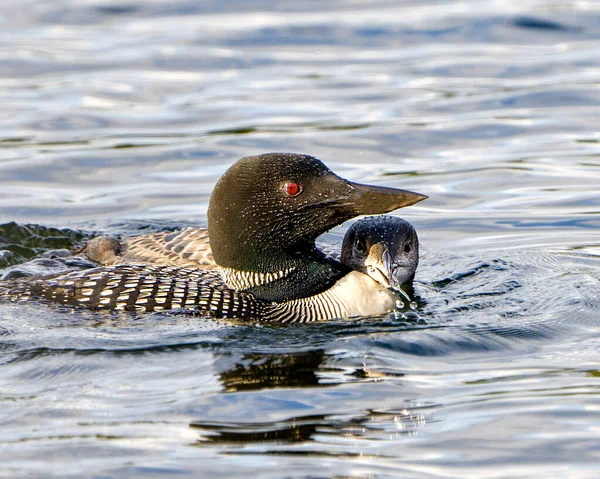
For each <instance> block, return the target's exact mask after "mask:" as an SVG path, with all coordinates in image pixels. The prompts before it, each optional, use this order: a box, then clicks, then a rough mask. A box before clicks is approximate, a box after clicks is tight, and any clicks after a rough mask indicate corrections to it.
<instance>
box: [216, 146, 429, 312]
mask: <svg viewBox="0 0 600 479" xmlns="http://www.w3.org/2000/svg"><path fill="white" fill-rule="evenodd" d="M425 198H427V197H426V196H424V195H421V194H419V193H413V192H410V191H405V190H400V189H396V188H385V187H380V186H369V185H361V184H358V183H353V182H350V181H348V180H345V179H343V178H341V177H339V176H337V175H336V174H335V173H333V172H332V171H331V170H329V168H327V167H326V166H325V165H324V164H323V163H322V162H321V161H320V160H318V159H316V158H313V157H311V156H307V155H298V154H291V153H269V154H263V155H258V156H249V157H245V158H242V159H241V160H239V161H237V162H236V163H235V164H234V165H233V166H231V168H229V170H227V171H226V172H225V174H224V175H223V176H222V177H221V179H220V180H219V181H218V182H217V184H216V186H215V188H214V190H213V193H212V196H211V198H210V203H209V208H208V231H209V236H210V243H211V247H212V251H213V255H214V259H215V261H216V263H217V264H218V265H219V266H221V267H223V268H230V269H232V270H236V271H252V272H258V273H263V274H266V273H272V272H281V271H287V270H289V269H290V268H294V267H301V268H302V267H309V266H307V265H308V263H310V259H311V258H312V259H314V260H315V261H316V262H317V263H318V262H319V261H320V260H321V257H322V255H321V253H319V252H318V250H317V249H316V248H315V239H316V238H317V236H319V235H321V234H322V233H324V232H326V231H328V230H329V229H331V228H333V227H334V226H336V225H339V224H340V223H343V222H344V221H346V220H348V219H350V218H353V217H355V216H358V215H364V214H380V213H386V212H389V211H392V210H395V209H397V208H402V207H405V206H410V205H413V204H415V203H417V202H419V201H421V200H424V199H425ZM303 265H304V266H303ZM313 267H314V265H313ZM315 269H317V270H318V269H319V268H318V267H316V268H315ZM313 273H315V274H316V272H313ZM317 276H318V275H317ZM254 292H255V293H257V292H256V291H254ZM294 295H297V292H295V293H294ZM258 296H261V294H260V293H259V294H258ZM263 296H264V294H263ZM267 296H269V295H267ZM284 296H285V295H284ZM268 299H274V300H280V299H281V298H280V296H275V297H272V298H268Z"/></svg>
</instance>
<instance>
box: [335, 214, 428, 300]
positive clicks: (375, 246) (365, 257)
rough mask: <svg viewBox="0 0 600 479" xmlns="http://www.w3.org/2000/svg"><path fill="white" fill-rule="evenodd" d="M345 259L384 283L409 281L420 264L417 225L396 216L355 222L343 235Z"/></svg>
mask: <svg viewBox="0 0 600 479" xmlns="http://www.w3.org/2000/svg"><path fill="white" fill-rule="evenodd" d="M342 262H343V263H344V264H346V265H348V266H350V267H351V268H352V269H355V270H357V271H362V272H363V273H366V274H368V275H369V276H371V277H372V278H373V279H374V280H375V281H377V282H378V283H381V284H382V285H384V286H386V287H388V288H390V287H391V288H393V289H398V288H400V286H402V285H406V284H410V283H411V282H412V281H413V279H414V277H415V272H416V270H417V266H418V265H419V238H418V237H417V232H416V230H415V228H414V227H413V226H412V225H411V224H410V223H408V222H407V221H404V220H403V219H401V218H398V217H395V216H373V217H369V218H364V219H361V220H359V221H357V222H356V223H354V224H353V225H352V226H351V227H350V229H348V231H347V232H346V236H344V241H343V243H342Z"/></svg>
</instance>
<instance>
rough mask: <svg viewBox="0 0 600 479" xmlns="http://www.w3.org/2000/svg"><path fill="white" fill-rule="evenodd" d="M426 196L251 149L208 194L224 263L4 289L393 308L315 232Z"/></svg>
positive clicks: (340, 311)
mask: <svg viewBox="0 0 600 479" xmlns="http://www.w3.org/2000/svg"><path fill="white" fill-rule="evenodd" d="M425 198H426V196H424V195H420V194H418V193H413V192H409V191H405V190H399V189H394V188H385V187H377V186H368V185H361V184H357V183H352V182H349V181H347V180H344V179H342V178H340V177H339V176H337V175H335V174H334V173H333V172H332V171H331V170H329V169H328V168H327V167H326V166H325V165H324V164H323V163H322V162H321V161H319V160H317V159H316V158H313V157H310V156H306V155H296V154H281V153H273V154H265V155H258V156H253V157H246V158H242V159H241V160H239V161H238V162H236V163H235V164H234V165H233V166H232V167H231V168H229V170H227V172H226V173H225V174H224V175H223V177H222V178H221V179H220V180H219V181H218V182H217V184H216V186H215V189H214V191H213V193H212V195H211V199H210V203H209V209H208V231H209V232H210V238H211V249H212V256H213V258H214V262H215V263H216V264H217V265H218V266H219V269H220V270H219V271H214V270H209V269H200V268H198V265H196V266H195V267H190V266H189V265H181V264H177V263H175V264H173V263H171V264H168V265H148V264H131V265H129V264H125V265H115V266H105V267H100V268H93V269H90V270H87V271H77V272H74V273H69V274H64V275H61V276H58V277H54V278H45V279H37V280H29V281H20V282H17V283H14V284H11V285H9V287H8V289H5V290H4V291H3V292H0V297H5V298H9V299H12V300H27V299H30V298H34V299H45V300H50V301H53V302H57V303H60V304H63V305H74V306H85V307H88V308H90V309H93V310H125V311H160V310H166V309H174V308H195V309H197V310H198V311H199V312H201V313H206V314H211V315H213V316H216V317H229V318H240V319H243V318H252V319H258V320H260V319H264V320H278V321H283V322H287V321H316V320H325V319H332V318H337V317H349V316H357V315H368V314H377V313H382V312H387V311H390V310H391V309H393V307H394V305H395V303H396V299H397V297H396V296H395V295H394V293H393V292H392V291H391V290H389V289H388V288H386V287H384V286H383V285H382V284H380V283H378V282H376V281H374V280H373V279H372V278H371V277H369V276H368V275H366V274H363V273H361V272H359V271H355V270H352V269H351V267H349V266H347V265H344V264H342V263H340V262H338V261H335V260H334V259H332V258H329V257H327V256H326V255H325V254H324V253H322V252H321V251H320V250H318V249H317V248H316V246H315V239H316V238H317V236H319V235H321V234H322V233H324V232H326V231H327V230H329V229H331V228H332V227H334V226H336V225H338V224H340V223H342V222H344V221H346V220H348V219H350V218H353V217H355V216H358V215H363V214H379V213H386V212H388V211H392V210H394V209H397V208H401V207H405V206H410V205H412V204H415V203H417V202H419V201H421V200H423V199H425ZM192 255H193V254H190V256H188V257H187V258H186V259H189V258H190V257H191V256H192ZM367 269H368V267H367Z"/></svg>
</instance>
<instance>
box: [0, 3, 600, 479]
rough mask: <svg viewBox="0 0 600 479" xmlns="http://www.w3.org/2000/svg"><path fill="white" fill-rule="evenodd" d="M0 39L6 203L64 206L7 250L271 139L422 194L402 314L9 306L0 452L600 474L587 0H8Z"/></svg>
mask: <svg viewBox="0 0 600 479" xmlns="http://www.w3.org/2000/svg"><path fill="white" fill-rule="evenodd" d="M0 45H1V49H0V105H1V107H0V109H1V111H2V115H1V118H0V182H1V183H0V184H1V188H0V223H10V222H17V223H18V224H19V225H24V224H30V223H31V224H41V225H44V226H47V227H55V228H61V229H65V228H67V230H64V231H54V230H43V229H40V228H37V229H36V228H32V229H29V230H23V229H20V228H18V227H16V226H14V225H12V226H11V225H4V226H2V227H1V234H0V242H1V243H2V246H1V247H0V249H1V250H4V251H5V252H4V253H0V255H1V256H0V261H1V262H2V266H3V267H5V266H8V265H9V264H12V263H15V262H18V261H22V260H23V259H25V258H27V257H31V256H33V255H38V254H41V253H43V251H44V250H45V249H46V248H50V247H57V246H65V245H69V244H71V243H73V242H74V241H78V240H80V239H81V236H78V235H77V234H75V233H74V231H79V232H83V233H84V234H93V233H94V232H102V233H105V234H133V233H136V232H138V233H139V232H140V231H149V230H156V229H160V228H166V227H168V228H175V227H180V226H184V225H188V224H197V225H202V226H203V225H205V224H206V208H207V201H208V198H209V195H210V192H211V189H212V187H213V185H214V183H215V181H216V180H217V178H218V177H219V176H220V175H221V174H222V173H223V171H225V169H226V168H227V167H228V166H229V165H231V164H232V163H233V162H234V161H235V160H236V159H238V158H240V157H242V156H246V155H251V154H257V153H262V152H268V151H293V152H301V153H309V154H312V155H314V156H317V157H319V158H321V159H322V160H323V161H324V162H325V163H326V164H327V165H328V166H330V167H331V168H332V169H333V170H334V171H336V172H338V173H340V174H341V175H342V176H345V177H347V178H349V179H351V180H355V181H361V182H369V183H375V184H381V185H389V186H397V187H402V188H406V189H411V190H415V191H419V192H422V193H425V194H427V195H429V196H430V198H429V199H428V200H427V201H425V202H423V203H420V204H419V205H417V206H415V207H411V208H409V209H405V210H401V211H399V212H397V213H396V214H399V215H401V216H402V217H404V218H406V219H407V220H408V221H410V222H411V223H413V224H414V225H415V227H416V228H417V231H418V232H419V235H420V239H421V244H422V252H423V254H422V259H421V264H420V267H419V270H418V272H417V281H416V285H415V289H416V294H417V303H418V306H417V308H416V310H415V311H414V312H413V313H412V314H409V315H408V316H402V315H397V316H394V315H391V316H389V317H376V318H358V319H354V320H340V321H334V322H331V323H327V324H318V325H311V326H299V327H294V326H291V327H277V326H264V325H263V326H260V325H254V324H237V323H232V322H225V321H214V320H204V319H201V318H179V319H174V318H168V317H164V316H161V315H158V314H157V315H152V316H149V317H148V318H146V319H143V320H139V319H138V320H135V319H131V318H128V317H121V318H106V317H102V316H98V315H93V314H91V313H86V312H81V311H78V312H72V313H69V312H65V313H60V312H57V311H55V310H49V309H48V308H45V307H42V306H39V305H7V304H4V305H0V405H1V408H0V456H1V457H2V459H1V462H0V476H2V477H18V476H26V475H27V476H31V477H41V476H44V477H46V476H60V477H82V476H83V477H102V478H105V477H136V476H145V477H146V476H147V477H164V476H175V477H207V478H209V477H210V478H212V477H243V478H251V477H252V478H253V477H261V478H284V477H285V478H322V477H333V476H335V477H340V478H341V477H344V478H395V477H411V478H461V479H463V478H483V477H485V478H498V479H500V478H521V477H522V478H525V477H527V478H529V477H538V478H548V477H568V478H577V479H579V478H597V477H600V368H599V366H598V353H599V351H600V292H599V291H600V290H599V286H600V193H599V189H600V2H598V1H595V0H579V1H576V2H562V1H557V0H553V1H551V0H521V1H511V0H505V1H501V0H496V1H480V0H465V1H460V2H449V1H416V0H413V1H404V2H396V1H391V0H378V1H370V2H366V1H358V0H356V1H348V2H333V1H306V2H297V1H286V0H284V1H279V2H267V1H264V0H246V1H227V2H218V1H210V0H207V1H196V0H194V1H192V0H174V1H171V2H164V1H158V0H147V1H144V2H134V1H128V2H127V1H123V2H116V1H113V3H111V1H110V0H81V1H76V0H60V1H54V2H50V1H43V0H18V1H17V0H4V1H3V2H2V3H1V5H0ZM344 231H345V227H340V228H337V229H335V230H334V231H333V232H332V233H330V234H328V235H327V236H326V237H325V240H326V241H328V242H330V243H332V244H339V242H340V239H341V236H342V235H343V233H344Z"/></svg>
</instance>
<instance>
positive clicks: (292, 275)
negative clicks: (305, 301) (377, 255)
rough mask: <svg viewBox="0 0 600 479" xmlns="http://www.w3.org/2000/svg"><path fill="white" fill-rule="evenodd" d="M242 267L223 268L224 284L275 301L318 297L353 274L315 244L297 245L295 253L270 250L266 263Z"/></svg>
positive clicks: (255, 263)
mask: <svg viewBox="0 0 600 479" xmlns="http://www.w3.org/2000/svg"><path fill="white" fill-rule="evenodd" d="M276 253H279V254H276ZM248 265H250V266H251V267H250V268H248V267H247V266H248ZM243 266H246V267H243ZM243 266H242V267H241V268H239V267H227V266H222V267H221V269H222V272H223V279H224V281H225V283H226V284H227V285H228V286H229V287H230V288H233V289H235V290H237V291H245V292H248V293H251V294H253V295H254V296H255V297H257V298H259V299H262V300H265V301H275V302H281V301H289V300H291V299H297V298H305V297H309V296H313V295H315V294H319V293H321V292H323V291H325V290H326V289H328V288H330V287H331V286H333V285H334V284H335V282H336V281H338V280H339V279H340V278H342V277H343V276H345V275H346V274H348V273H349V272H350V271H351V270H350V268H348V267H347V266H345V265H343V264H342V263H340V262H338V261H335V260H333V259H331V258H328V257H326V256H325V255H324V254H323V253H322V252H321V251H319V250H318V249H317V248H316V247H315V245H314V243H312V245H311V244H310V243H307V244H304V245H301V246H298V247H296V248H294V249H293V250H292V251H290V250H288V251H271V255H270V256H269V257H268V258H266V259H265V260H264V261H260V258H258V259H257V258H255V262H253V263H245V265H243Z"/></svg>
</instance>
